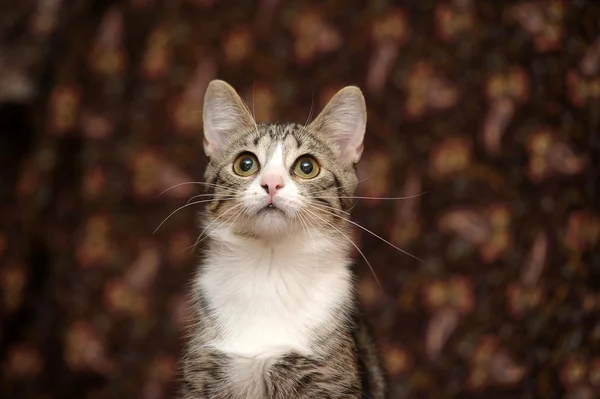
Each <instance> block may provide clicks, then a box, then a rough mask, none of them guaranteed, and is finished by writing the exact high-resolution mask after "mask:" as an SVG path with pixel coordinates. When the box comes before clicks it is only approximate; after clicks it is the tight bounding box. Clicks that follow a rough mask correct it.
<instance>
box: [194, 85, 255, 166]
mask: <svg viewBox="0 0 600 399" xmlns="http://www.w3.org/2000/svg"><path fill="white" fill-rule="evenodd" d="M202 118H203V120H204V152H205V153H206V155H207V156H209V157H214V156H216V155H218V154H219V152H220V151H221V150H222V148H223V144H225V142H226V141H227V139H228V137H229V136H230V135H231V134H232V133H233V132H236V131H240V130H248V129H251V128H254V126H255V122H254V118H252V115H251V114H250V112H249V111H248V108H247V107H246V105H245V104H244V101H243V100H242V99H241V98H240V96H239V95H238V94H237V93H236V91H235V89H234V88H233V87H231V86H230V85H229V84H227V83H226V82H224V81H222V80H213V81H212V82H210V83H209V85H208V87H207V88H206V94H205V95H204V109H203V111H202Z"/></svg>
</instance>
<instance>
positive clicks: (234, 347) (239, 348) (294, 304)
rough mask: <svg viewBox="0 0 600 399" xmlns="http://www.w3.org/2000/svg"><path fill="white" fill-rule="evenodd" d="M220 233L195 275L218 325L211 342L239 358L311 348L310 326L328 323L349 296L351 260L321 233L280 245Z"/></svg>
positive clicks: (312, 333) (308, 351)
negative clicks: (322, 236) (197, 273)
mask: <svg viewBox="0 0 600 399" xmlns="http://www.w3.org/2000/svg"><path fill="white" fill-rule="evenodd" d="M216 234H217V235H219V234H220V236H219V237H218V238H219V239H221V240H223V243H222V246H221V245H219V244H216V245H215V247H214V250H215V251H217V250H218V253H211V254H210V256H209V257H208V258H207V260H206V263H205V265H204V268H203V272H202V273H201V274H200V275H199V277H198V280H197V282H196V283H197V289H200V290H201V291H202V293H203V294H204V295H205V298H206V299H207V301H208V302H209V304H210V306H211V308H212V309H214V310H215V317H216V320H217V323H218V328H219V331H220V334H219V338H218V339H217V340H216V341H214V342H210V343H207V344H208V345H209V346H211V347H213V348H215V349H218V350H220V351H222V352H225V353H227V354H230V355H233V356H237V357H249V358H254V359H265V360H266V359H269V358H274V357H277V356H279V355H281V354H283V353H286V352H290V351H294V352H297V353H300V354H305V355H310V354H311V343H312V339H313V338H314V336H315V332H317V331H318V329H319V328H323V326H327V325H330V323H331V321H332V319H333V318H334V317H336V315H337V312H338V309H339V306H340V305H341V304H343V303H345V302H346V301H347V300H348V299H349V297H350V295H351V292H350V291H351V277H350V272H349V270H348V268H347V263H348V258H347V256H346V255H345V250H344V249H343V248H340V246H339V245H335V244H334V243H330V242H327V240H326V239H320V237H311V238H308V237H305V238H304V239H300V240H299V239H298V238H297V237H296V238H295V239H294V240H293V241H291V240H290V241H285V242H280V243H277V244H271V245H265V244H258V243H257V242H256V241H253V240H246V239H241V238H238V237H234V236H232V235H230V234H229V233H227V232H221V233H218V232H217V233H216Z"/></svg>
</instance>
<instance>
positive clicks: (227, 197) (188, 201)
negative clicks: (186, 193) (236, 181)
mask: <svg viewBox="0 0 600 399" xmlns="http://www.w3.org/2000/svg"><path fill="white" fill-rule="evenodd" d="M209 196H212V197H214V198H213V199H214V200H218V199H233V198H235V195H233V194H229V195H224V196H222V197H218V198H217V195H216V194H198V195H194V196H193V197H192V198H190V199H189V200H187V203H188V204H189V203H190V202H191V201H193V200H195V199H196V198H200V197H209Z"/></svg>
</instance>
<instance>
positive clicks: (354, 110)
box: [309, 86, 367, 163]
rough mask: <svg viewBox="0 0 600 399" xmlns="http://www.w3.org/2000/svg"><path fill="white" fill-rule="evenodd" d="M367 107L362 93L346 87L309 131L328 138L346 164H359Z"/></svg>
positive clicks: (356, 88)
mask: <svg viewBox="0 0 600 399" xmlns="http://www.w3.org/2000/svg"><path fill="white" fill-rule="evenodd" d="M366 125H367V107H366V105H365V98H364V97H363V94H362V92H361V91H360V89H359V88H358V87H356V86H347V87H344V88H343V89H341V90H340V91H338V92H337V93H336V95H335V96H333V98H332V99H331V100H330V101H329V103H327V105H326V106H325V108H324V109H323V111H321V113H320V114H319V116H317V118H316V119H315V120H314V121H313V122H312V123H311V124H310V126H309V129H310V130H311V131H315V132H317V134H321V135H324V136H326V138H327V140H330V141H331V142H332V143H333V144H334V145H335V146H336V148H337V150H338V151H339V156H340V157H341V159H342V160H343V161H345V162H353V163H356V162H358V161H359V160H360V157H361V155H362V152H363V138H364V136H365V128H366Z"/></svg>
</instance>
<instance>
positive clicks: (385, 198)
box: [319, 191, 429, 200]
mask: <svg viewBox="0 0 600 399" xmlns="http://www.w3.org/2000/svg"><path fill="white" fill-rule="evenodd" d="M425 194H429V192H428V191H423V192H422V193H419V194H415V195H409V196H406V197H350V196H348V197H344V196H342V197H340V196H337V195H336V196H331V197H323V196H321V195H320V196H319V198H324V199H326V198H344V199H345V198H347V199H370V200H408V199H413V198H417V197H421V196H423V195H425Z"/></svg>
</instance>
